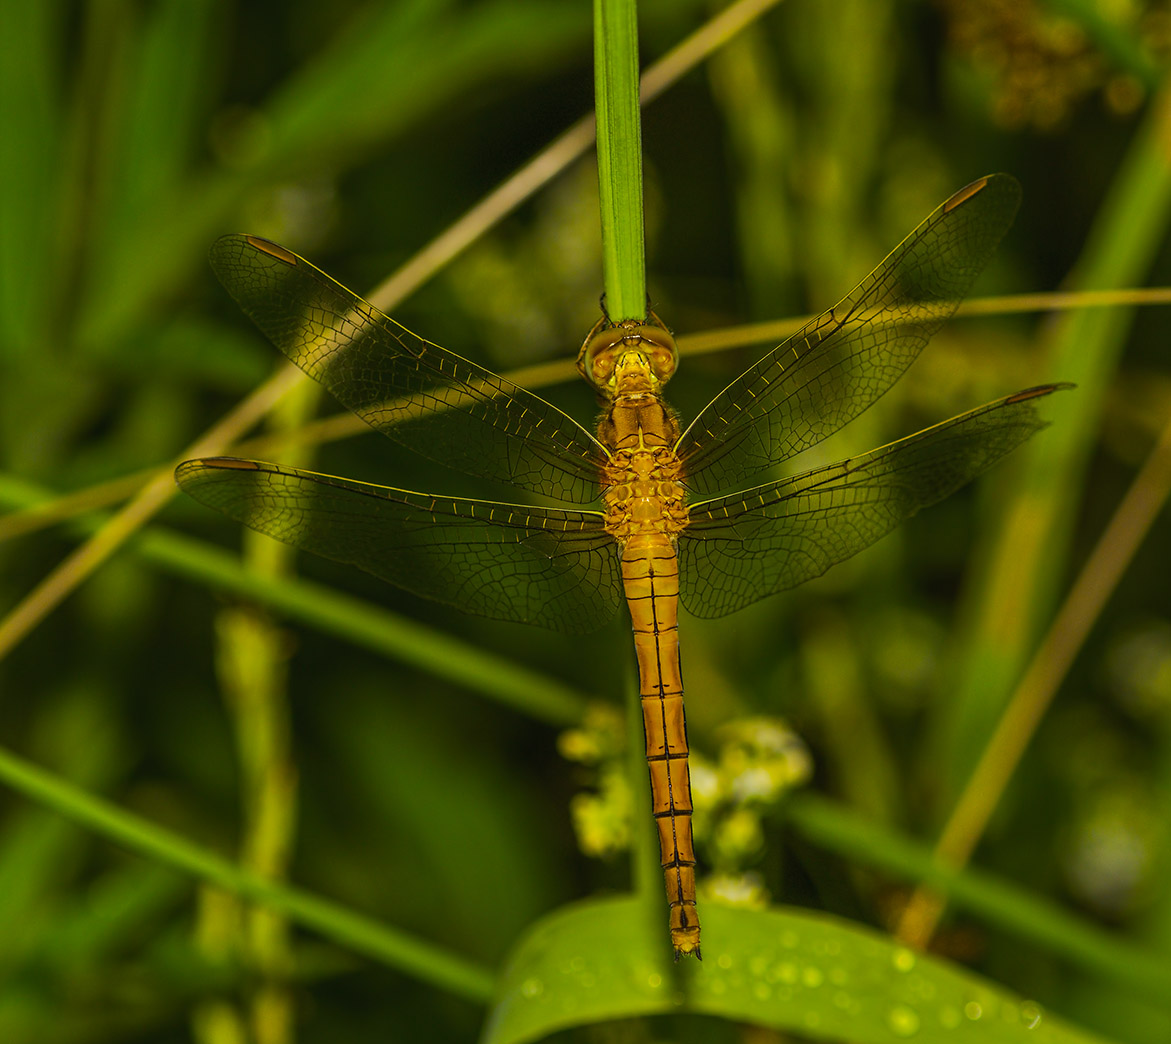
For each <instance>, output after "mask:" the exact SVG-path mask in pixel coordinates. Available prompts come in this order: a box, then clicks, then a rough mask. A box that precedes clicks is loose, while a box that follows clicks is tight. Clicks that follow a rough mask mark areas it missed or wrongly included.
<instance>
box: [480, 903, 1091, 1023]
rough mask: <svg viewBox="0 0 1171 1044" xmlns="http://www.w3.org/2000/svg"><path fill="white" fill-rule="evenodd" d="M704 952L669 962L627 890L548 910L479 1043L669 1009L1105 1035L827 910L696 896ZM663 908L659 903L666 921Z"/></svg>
mask: <svg viewBox="0 0 1171 1044" xmlns="http://www.w3.org/2000/svg"><path fill="white" fill-rule="evenodd" d="M701 916H702V918H703V932H704V946H703V951H704V959H703V962H702V963H700V962H695V961H687V962H684V963H681V964H679V965H673V964H672V963H671V961H670V957H669V947H668V946H667V942H666V940H667V932H666V928H665V926H661V927H662V930H661V931H655V930H653V928H651V926H648V925H647V923H646V918H645V916H644V911H643V907H642V906H641V905H640V903H639V901H638V900H637V899H636V898H633V897H624V898H620V899H604V900H591V901H589V902H583V903H578V904H575V905H573V906H570V907H565V908H563V909H561V910H558V911H556V912H555V913H553V914H551V915H550V916H548V917H546V918H545V919H544V920H542V921H540V922H538V923H537V925H536V926H535V927H534V928H533V929H532V931H530V933H529V934H528V935H527V936H525V937H524V938H523V939H522V940H521V942H520V943H519V944H518V946H517V948H516V950H515V952H514V954H513V956H512V958H511V960H510V961H509V963H508V966H507V968H506V970H505V972H504V974H503V976H502V977H501V979H500V982H499V984H498V987H497V995H496V1000H495V1004H494V1007H493V1011H492V1014H491V1016H490V1018H489V1021H488V1023H487V1026H486V1028H485V1031H484V1035H483V1038H482V1040H483V1042H484V1044H519V1042H522V1041H530V1040H538V1039H540V1038H541V1037H544V1036H546V1035H548V1034H550V1033H552V1032H554V1031H555V1030H560V1029H565V1028H567V1027H570V1026H580V1025H584V1024H587V1023H594V1022H603V1021H607V1020H610V1019H621V1018H629V1017H631V1016H636V1015H655V1014H664V1013H667V1012H677V1013H678V1012H691V1013H696V1014H705V1015H719V1016H723V1017H724V1018H728V1019H734V1020H736V1021H739V1022H751V1023H756V1024H757V1025H761V1026H770V1027H773V1028H776V1029H783V1030H792V1031H794V1032H797V1033H800V1034H801V1035H803V1036H805V1037H809V1038H813V1039H817V1040H841V1041H847V1040H848V1041H851V1042H852V1044H897V1042H902V1041H908V1040H914V1041H915V1042H916V1044H932V1042H936V1041H940V1042H942V1041H946V1042H948V1044H980V1042H983V1041H987V1042H989V1044H991V1042H996V1044H1013V1042H1015V1041H1022V1042H1023V1041H1029V1042H1030V1044H1042V1042H1044V1044H1090V1042H1091V1041H1101V1039H1102V1038H1098V1037H1094V1036H1092V1035H1090V1034H1087V1033H1085V1032H1083V1031H1081V1030H1077V1029H1074V1028H1072V1027H1070V1026H1068V1025H1067V1024H1065V1023H1063V1022H1062V1021H1061V1020H1059V1019H1057V1018H1055V1017H1054V1016H1052V1015H1050V1014H1049V1013H1048V1012H1046V1011H1043V1010H1042V1008H1041V1007H1040V1005H1038V1004H1036V1003H1034V1002H1032V1001H1028V1000H1022V999H1021V998H1018V997H1015V996H1013V995H1012V994H1011V993H1010V992H1009V991H1008V990H1005V989H1002V988H1001V987H999V986H995V985H992V984H990V983H988V982H986V981H985V980H984V979H982V978H980V977H979V976H977V975H974V974H972V973H971V972H968V971H965V970H963V969H960V968H958V967H956V966H954V965H950V964H947V963H946V962H944V961H941V960H938V959H936V958H933V957H927V956H924V955H922V954H918V953H914V952H912V951H911V950H908V949H906V948H905V947H902V946H900V945H898V944H897V943H896V942H894V941H893V940H891V939H890V938H888V937H887V936H885V935H882V934H881V933H879V932H876V931H873V930H871V929H868V928H863V927H860V926H858V925H855V924H851V923H850V922H849V921H844V920H841V919H839V918H836V917H831V916H829V915H826V914H818V913H811V912H806V911H797V910H794V909H785V908H773V909H770V910H765V911H760V910H745V909H742V908H736V907H728V906H720V905H717V904H715V903H711V902H709V903H706V904H705V905H704V906H703V908H702V912H701ZM665 918H666V912H665V910H664V921H665Z"/></svg>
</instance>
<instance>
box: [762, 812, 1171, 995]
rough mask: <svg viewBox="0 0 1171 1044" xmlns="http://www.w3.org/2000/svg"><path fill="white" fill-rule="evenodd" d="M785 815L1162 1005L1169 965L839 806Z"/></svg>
mask: <svg viewBox="0 0 1171 1044" xmlns="http://www.w3.org/2000/svg"><path fill="white" fill-rule="evenodd" d="M784 814H785V817H786V818H787V819H788V820H789V821H790V822H791V823H792V824H793V826H794V827H795V828H796V829H797V830H798V831H800V833H801V834H802V835H803V836H804V837H806V838H808V839H809V840H810V841H813V842H814V843H815V844H818V845H822V846H824V847H825V848H827V849H829V850H830V851H832V852H836V853H837V854H838V855H841V856H844V857H845V858H847V859H849V860H851V861H853V862H857V863H859V864H862V865H865V866H872V867H876V868H878V869H879V870H882V871H885V872H886V873H889V874H893V875H894V876H896V877H899V878H903V879H905V880H909V881H916V882H919V883H922V884H927V885H930V886H931V887H932V888H933V889H935V890H937V891H939V892H941V893H943V894H944V895H946V896H947V897H948V898H949V899H950V900H951V901H952V902H953V903H954V904H955V905H957V906H961V907H964V908H966V909H967V910H970V911H971V912H972V913H975V914H978V915H979V916H980V917H981V918H983V919H984V920H985V921H987V922H989V923H990V924H995V925H996V926H997V927H999V928H1000V929H1002V930H1003V931H1005V932H1010V933H1012V934H1013V935H1016V936H1018V937H1020V938H1024V939H1028V940H1029V941H1030V942H1033V943H1036V944H1037V945H1039V946H1043V947H1044V948H1045V949H1047V950H1049V951H1050V952H1052V953H1055V954H1058V955H1059V956H1061V957H1064V958H1066V959H1068V960H1069V961H1071V962H1074V963H1076V964H1078V965H1080V966H1081V967H1083V968H1086V969H1089V970H1090V971H1093V972H1094V973H1096V974H1099V975H1102V976H1103V977H1108V978H1110V979H1112V980H1114V981H1116V982H1118V983H1120V984H1122V985H1125V986H1127V987H1129V988H1132V989H1134V990H1135V991H1136V992H1138V993H1141V994H1142V995H1143V996H1144V997H1147V998H1149V999H1151V1000H1154V1001H1156V1002H1157V1003H1158V1004H1159V1005H1160V1006H1161V1007H1164V1008H1165V1007H1167V1006H1168V1004H1169V1002H1171V998H1169V996H1168V992H1167V984H1168V983H1169V982H1171V961H1169V960H1167V959H1166V958H1165V957H1161V956H1156V955H1155V954H1153V953H1148V952H1145V951H1143V950H1140V949H1137V948H1136V947H1134V946H1130V945H1128V944H1127V943H1125V942H1122V941H1120V940H1119V939H1118V938H1116V937H1115V936H1112V935H1110V934H1109V933H1107V932H1104V931H1102V930H1101V929H1100V928H1097V927H1095V926H1093V925H1091V924H1087V923H1086V922H1084V921H1082V920H1079V919H1078V918H1076V917H1073V916H1071V915H1070V914H1068V913H1066V912H1065V911H1064V910H1062V909H1060V908H1059V907H1057V906H1055V905H1054V904H1052V903H1050V902H1048V901H1046V900H1044V899H1040V898H1038V897H1037V896H1033V895H1029V894H1028V893H1027V892H1025V891H1023V890H1022V889H1020V888H1016V887H1014V886H1013V885H1011V884H1008V883H1006V882H1004V881H1001V880H999V879H997V878H995V877H993V876H992V875H991V874H987V873H983V872H981V871H979V870H973V869H971V868H968V869H964V870H955V869H951V868H948V867H944V866H941V865H940V864H939V863H937V862H936V861H935V858H934V855H933V853H932V851H931V849H930V848H929V847H928V846H926V845H922V844H918V843H916V842H913V841H908V840H906V839H905V838H902V837H899V836H898V835H896V834H894V833H892V832H891V831H890V830H888V829H886V828H883V827H880V826H876V825H875V824H873V823H871V822H868V821H867V820H865V819H863V818H861V817H860V816H858V815H856V814H855V813H853V812H851V811H850V810H849V809H846V808H844V807H842V806H841V805H839V804H838V803H837V802H834V801H830V800H828V799H826V798H823V797H819V796H817V795H814V794H801V795H797V796H795V797H794V798H793V799H792V800H791V802H790V803H789V804H788V805H787V806H786V808H785V812H784Z"/></svg>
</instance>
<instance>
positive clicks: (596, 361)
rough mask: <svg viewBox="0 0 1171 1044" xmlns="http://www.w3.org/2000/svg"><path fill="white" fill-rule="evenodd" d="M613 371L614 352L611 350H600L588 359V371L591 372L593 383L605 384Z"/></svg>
mask: <svg viewBox="0 0 1171 1044" xmlns="http://www.w3.org/2000/svg"><path fill="white" fill-rule="evenodd" d="M613 372H614V353H613V352H612V351H609V350H605V351H600V352H598V353H597V354H595V355H594V357H593V359H591V360H590V373H591V374H593V379H594V383H595V384H605V383H606V382H607V381H608V380H609V379H610V375H611V374H612V373H613Z"/></svg>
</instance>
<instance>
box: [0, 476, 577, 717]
mask: <svg viewBox="0 0 1171 1044" xmlns="http://www.w3.org/2000/svg"><path fill="white" fill-rule="evenodd" d="M49 499H51V497H50V496H49V495H47V494H45V493H44V492H43V491H41V490H37V489H34V488H33V487H32V486H30V485H29V484H28V483H25V482H21V481H19V480H17V479H14V478H12V477H11V476H6V475H2V474H0V503H2V504H4V505H6V506H11V507H22V508H24V507H30V506H32V505H34V504H36V503H39V502H43V501H45V500H49ZM101 525H102V519H101V518H100V517H98V516H95V515H91V516H87V517H85V518H83V519H78V520H77V521H76V523H75V528H77V529H80V530H82V531H83V532H92V531H94V530H97V529H99V528H100V527H101ZM131 544H132V547H133V548H134V550H135V552H136V553H138V554H140V555H141V556H142V557H143V558H144V559H145V560H146V561H148V562H150V563H151V564H152V565H154V566H158V567H160V568H162V569H165V570H167V571H168V572H170V573H173V574H175V575H177V576H182V577H185V578H187V579H192V580H197V581H199V582H202V583H205V584H207V585H208V586H211V587H214V588H216V589H218V590H220V591H226V592H229V593H231V594H235V595H240V596H242V597H246V598H248V599H250V600H252V601H254V602H258V603H260V604H262V605H266V606H268V607H270V608H272V609H276V610H278V611H280V612H281V613H283V614H284V615H286V616H288V617H289V618H290V619H294V620H298V621H300V622H301V623H306V624H309V625H311V626H313V627H316V628H317V629H318V630H321V631H323V632H325V633H327V634H333V635H335V636H337V637H338V638H342V639H344V640H346V641H348V642H352V643H354V644H355V645H359V646H362V647H363V648H367V649H371V650H373V651H374V652H377V653H379V654H381V655H384V656H389V657H391V658H393V659H395V660H397V661H398V662H401V663H407V664H410V665H411V666H414V667H417V668H418V669H420V670H424V671H427V672H429V673H431V674H433V675H434V676H435V677H437V678H445V679H447V680H448V681H451V682H454V683H456V684H458V685H462V686H464V687H466V688H468V689H469V690H471V691H472V692H477V693H479V694H480V695H482V696H487V697H488V698H490V699H494V700H498V701H499V702H501V703H503V704H505V705H507V706H510V707H513V708H515V709H517V710H519V711H520V712H521V713H523V714H528V715H530V716H532V717H534V718H536V719H538V720H541V721H545V722H548V723H549V724H551V725H555V726H564V725H570V724H573V723H575V722H577V721H579V720H580V719H581V716H582V714H583V712H584V710H585V706H586V703H587V702H588V699H589V697H588V696H586V695H584V694H582V693H580V692H577V691H575V690H574V689H571V688H569V687H568V686H566V685H563V684H562V683H560V682H558V681H557V680H555V679H553V678H549V677H547V676H545V675H542V674H538V673H537V672H536V671H530V670H528V669H527V668H525V667H522V666H519V665H518V664H515V663H513V662H512V661H511V660H507V659H504V658H503V657H500V656H496V655H494V654H493V653H490V652H486V651H484V650H483V649H477V648H476V647H475V646H472V645H468V644H466V643H465V642H461V641H459V640H457V639H454V638H451V637H449V636H447V635H444V634H441V633H440V632H438V631H433V630H431V629H430V628H427V627H424V626H422V625H421V624H417V623H415V622H414V621H413V620H407V619H405V618H404V617H401V616H396V615H395V614H394V613H389V612H387V611H386V610H384V609H380V608H378V607H377V606H372V605H369V604H367V603H365V602H362V601H360V600H359V599H356V598H350V597H348V596H346V595H342V594H338V593H337V592H336V591H333V590H331V589H330V588H328V587H325V586H323V585H320V584H314V583H310V582H308V581H306V580H300V579H294V578H284V579H279V580H275V579H271V578H267V577H262V576H257V575H256V574H254V573H251V572H249V571H248V570H246V569H244V568H243V566H242V565H241V563H240V560H239V558H237V557H235V556H233V555H230V554H226V553H225V552H223V551H219V550H217V549H215V548H213V547H210V546H208V545H207V544H203V543H200V542H199V541H197V540H191V539H189V538H187V537H183V536H180V535H179V534H177V533H171V532H168V531H167V530H165V529H161V528H157V527H156V528H152V529H148V530H146V531H144V532H142V533H140V534H139V535H138V536H137V537H136V538H134V539H133V540H132V541H131Z"/></svg>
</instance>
